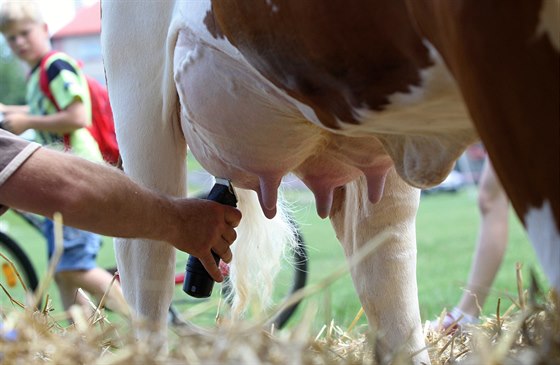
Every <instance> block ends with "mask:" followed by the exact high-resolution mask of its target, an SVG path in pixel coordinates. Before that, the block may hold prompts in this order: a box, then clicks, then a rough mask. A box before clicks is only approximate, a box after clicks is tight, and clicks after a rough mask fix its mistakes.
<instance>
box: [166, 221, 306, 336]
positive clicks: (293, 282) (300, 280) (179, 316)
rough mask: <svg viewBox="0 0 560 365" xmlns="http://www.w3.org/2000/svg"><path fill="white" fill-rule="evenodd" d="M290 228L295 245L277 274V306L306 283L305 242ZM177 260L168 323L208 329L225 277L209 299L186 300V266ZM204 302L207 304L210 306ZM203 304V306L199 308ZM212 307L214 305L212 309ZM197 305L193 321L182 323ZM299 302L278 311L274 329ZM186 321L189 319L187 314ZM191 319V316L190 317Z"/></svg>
mask: <svg viewBox="0 0 560 365" xmlns="http://www.w3.org/2000/svg"><path fill="white" fill-rule="evenodd" d="M292 224H294V227H295V228H296V231H295V234H296V242H297V245H296V247H294V249H293V251H292V258H291V260H289V263H286V264H285V265H283V266H284V269H283V270H282V271H281V272H280V274H279V277H278V279H277V280H276V284H277V287H276V289H275V295H274V296H275V297H274V300H275V302H276V303H281V302H282V301H283V300H284V299H286V298H288V297H290V296H291V295H292V294H293V293H295V292H296V291H297V290H299V289H301V288H303V287H304V286H305V284H306V283H307V267H308V255H307V248H306V244H305V240H304V238H303V235H302V234H301V231H300V229H299V226H298V225H297V224H295V222H292ZM180 257H181V256H180V255H178V260H177V262H178V265H180V266H179V267H178V268H177V270H178V273H179V274H177V276H176V280H175V284H176V291H175V295H174V300H173V302H172V305H171V307H170V308H169V322H170V323H171V324H173V325H174V326H187V327H191V328H192V327H198V328H201V327H202V328H203V327H208V326H211V325H212V324H213V323H214V322H215V317H216V313H215V312H211V309H215V308H216V307H217V303H218V301H219V300H220V297H222V298H223V297H227V294H228V290H230V289H229V286H228V285H227V277H226V281H225V282H224V283H223V284H222V285H221V288H215V290H214V292H213V294H212V296H211V297H210V298H209V299H195V298H190V297H188V296H187V295H186V294H185V293H184V292H183V291H182V280H181V278H183V272H182V271H181V270H184V264H185V263H186V257H187V256H185V259H181V258H180ZM208 301H211V303H210V305H207V304H208ZM202 303H205V304H202ZM212 303H215V304H216V305H213V304H212ZM196 304H199V307H200V309H194V310H192V313H197V314H196V316H195V317H196V318H192V319H189V321H186V320H184V317H185V316H184V313H188V312H189V311H190V307H192V306H193V305H196ZM299 304H300V301H297V302H295V303H294V304H292V305H290V306H288V307H286V308H285V309H284V310H282V311H281V312H280V313H279V314H278V315H277V316H276V317H275V318H274V319H273V320H272V323H274V326H275V328H279V329H280V328H283V327H284V326H285V325H286V323H287V322H288V320H289V319H290V318H291V317H292V315H293V314H294V313H295V311H296V309H297V307H298V306H299ZM187 317H190V316H189V315H188V314H187ZM193 317H194V316H193Z"/></svg>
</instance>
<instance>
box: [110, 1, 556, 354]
mask: <svg viewBox="0 0 560 365" xmlns="http://www.w3.org/2000/svg"><path fill="white" fill-rule="evenodd" d="M558 8H559V6H558V1H556V0H551V1H548V0H542V1H518V2H514V3H512V2H504V1H460V0H456V1H444V0H433V1H406V0H368V1H362V0H358V1H354V2H351V3H349V2H347V1H339V0H332V1H322V0H306V1H300V0H260V1H259V0H256V1H245V0H197V1H187V0H183V1H176V2H172V1H169V2H124V1H123V2H120V1H107V2H104V3H103V4H102V10H103V13H102V14H103V16H102V52H103V57H104V62H105V68H106V76H107V82H108V88H109V94H110V98H111V103H112V106H113V111H114V116H115V121H116V130H117V137H118V141H119V144H120V148H121V153H122V158H123V161H124V170H125V172H126V173H127V174H128V175H130V176H131V177H132V178H134V179H136V180H137V181H140V182H141V183H143V184H145V185H147V186H149V187H151V188H154V189H157V190H159V191H161V192H164V193H167V194H174V195H184V194H185V185H186V183H185V181H186V177H185V175H186V171H185V158H186V151H187V145H188V147H189V148H190V151H191V152H192V154H193V155H194V156H195V157H196V159H197V160H198V161H199V162H200V163H201V164H202V166H203V167H204V168H205V169H206V170H207V171H209V172H210V173H211V174H212V175H214V176H217V177H221V178H226V179H229V180H231V181H232V183H233V185H234V186H235V188H236V191H237V193H238V195H239V200H240V207H241V208H240V209H242V211H243V212H244V218H243V220H242V224H241V225H240V227H239V231H243V230H246V231H247V232H250V233H251V234H249V236H244V235H243V234H241V233H239V232H238V239H237V242H236V243H235V244H234V247H235V250H236V251H235V254H234V263H233V264H232V265H233V266H232V275H234V276H235V273H236V270H238V271H237V280H238V281H239V282H238V283H237V284H235V285H236V288H237V290H238V292H239V293H242V294H243V296H244V297H243V298H244V299H243V298H242V299H241V300H240V301H239V302H238V304H239V305H240V306H243V304H244V303H245V302H246V301H247V300H250V299H251V298H252V295H251V294H248V293H249V292H247V288H248V287H253V286H255V287H256V285H255V284H256V283H257V281H258V280H259V279H258V276H257V277H252V278H250V279H247V276H246V272H247V271H251V270H252V269H251V270H247V267H250V268H254V267H256V266H258V265H259V264H262V266H265V267H270V265H271V262H273V261H274V260H276V258H277V257H278V256H279V254H278V252H280V251H281V250H280V249H279V248H278V246H280V245H281V244H280V243H278V242H277V241H272V240H271V241H270V243H269V242H268V239H266V238H265V237H267V236H265V234H266V230H268V229H276V230H278V231H280V232H281V233H283V234H278V235H276V234H273V235H272V236H274V237H276V236H278V237H280V236H289V227H286V225H283V223H282V222H283V221H284V220H283V219H282V216H283V215H284V213H283V211H284V210H283V209H282V207H281V204H277V202H278V193H277V191H278V188H279V185H280V183H281V180H282V177H283V176H284V175H286V174H287V173H290V172H291V173H294V174H295V175H296V176H298V177H299V178H300V179H301V180H302V181H303V183H304V184H305V185H306V186H307V187H308V188H309V189H310V190H311V191H312V192H313V194H314V196H315V200H316V209H317V214H318V215H319V216H320V217H322V218H326V217H328V218H329V219H330V221H331V222H332V225H333V227H334V230H335V232H336V235H337V238H338V240H339V241H340V243H341V245H342V246H343V248H344V252H345V255H346V256H347V257H348V258H349V259H350V260H351V257H353V256H352V255H353V254H354V253H356V252H360V250H362V248H363V247H369V246H370V245H374V246H376V248H375V251H374V252H373V253H371V254H369V255H366V256H365V258H363V259H362V260H359V261H356V262H354V261H352V263H353V265H352V266H351V267H350V272H351V276H352V279H353V282H354V286H355V288H356V291H357V294H358V296H359V298H360V301H361V304H362V306H363V308H364V311H365V313H366V315H367V319H368V322H369V324H370V326H371V327H372V328H375V329H376V330H377V333H379V339H378V340H377V346H376V352H377V356H378V358H379V359H380V360H381V361H386V360H387V359H389V358H390V357H391V355H392V354H393V353H394V351H397V350H399V351H404V352H405V353H408V354H410V355H411V356H413V360H414V362H416V363H421V362H426V363H428V362H429V358H428V355H427V352H426V351H421V350H422V349H423V346H424V339H423V333H422V328H421V321H420V315H419V309H418V299H417V286H416V272H415V271H416V266H415V265H416V242H415V215H416V211H417V208H418V204H419V195H420V190H419V188H425V187H430V186H433V185H435V184H437V183H439V182H441V181H442V180H443V179H444V178H445V177H446V175H447V174H448V173H449V171H450V170H451V169H452V167H453V165H454V162H455V161H456V159H457V158H458V157H459V156H460V155H461V153H462V152H463V151H464V150H465V148H466V147H467V146H468V145H470V144H472V143H473V142H475V141H477V140H478V138H479V137H480V138H481V140H482V142H483V143H484V145H485V146H486V148H487V150H488V152H489V155H490V158H491V160H492V162H493V164H494V166H495V169H496V171H497V173H498V176H499V177H500V179H501V181H502V183H503V185H504V187H505V189H506V191H507V193H508V195H509V197H510V198H511V200H512V202H513V206H514V208H515V210H516V212H517V214H518V216H519V217H520V219H521V220H522V222H523V223H524V225H525V227H526V228H527V231H528V233H529V236H530V239H531V242H532V243H533V245H534V247H535V250H536V252H537V255H538V257H539V259H540V262H541V263H542V266H543V268H544V271H545V273H546V275H547V277H548V279H549V281H550V284H551V286H552V287H553V288H555V289H556V290H559V289H560V268H559V267H560V265H558V262H560V242H559V241H560V239H559V228H558V227H559V226H560V199H559V190H560V189H559V186H560V184H559V178H560V171H559V168H560V163H559V153H558V146H559V138H560V137H559V136H560V133H559V106H558V101H559V100H560V98H559V95H560V92H559V85H558V80H560V78H559V77H558V76H559V69H560V68H559V67H558V66H559V65H560V62H559V60H560V58H559V49H560V38H559V32H558V24H559V19H558ZM255 193H256V194H255ZM257 200H258V202H257ZM257 204H258V205H260V209H258V208H255V206H256V205H257ZM247 209H248V210H250V211H251V212H252V213H251V214H249V215H248V214H246V213H245V211H246V210H247ZM251 209H252V210H251ZM243 227H246V228H243ZM256 227H261V228H262V231H259V229H258V228H256ZM278 227H280V228H278ZM251 237H253V238H254V237H258V238H259V239H260V241H259V242H257V243H251V242H252V241H251V239H252V238H251ZM244 247H250V249H245V248H244ZM116 254H117V260H118V265H119V270H120V272H121V277H122V284H123V291H124V293H125V296H126V298H127V300H128V301H129V303H130V304H131V305H132V307H133V308H134V309H135V310H136V312H137V313H138V314H139V315H141V316H145V317H147V318H150V319H152V320H154V321H155V322H156V323H158V324H159V326H160V328H162V329H163V328H165V313H166V310H167V307H168V305H169V303H170V300H171V295H172V285H173V280H172V275H173V271H174V267H175V266H174V252H173V250H172V249H171V248H170V246H168V245H166V244H165V243H162V242H149V241H142V240H117V241H116ZM251 255H252V256H251ZM236 267H237V269H236ZM242 268H245V271H243V269H242ZM267 277H268V276H267ZM247 280H249V283H248V282H247ZM263 287H264V286H262V287H260V286H259V287H258V289H257V291H263V290H262V288H263ZM263 292H264V291H263Z"/></svg>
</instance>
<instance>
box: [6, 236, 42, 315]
mask: <svg viewBox="0 0 560 365" xmlns="http://www.w3.org/2000/svg"><path fill="white" fill-rule="evenodd" d="M0 254H1V255H0V266H1V273H0V284H1V285H2V292H1V293H0V304H1V305H2V307H7V305H10V303H12V304H13V305H15V306H17V304H16V303H21V304H25V296H26V292H34V291H35V290H36V289H37V286H38V284H39V281H38V279H37V273H36V272H35V268H34V267H33V264H32V263H31V260H29V257H28V256H27V255H26V253H25V252H24V251H23V250H22V248H21V247H20V246H19V245H18V243H17V242H16V241H14V240H13V239H11V238H10V237H9V236H8V235H6V234H4V233H2V232H0Z"/></svg>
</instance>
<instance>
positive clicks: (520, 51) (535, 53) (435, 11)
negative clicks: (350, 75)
mask: <svg viewBox="0 0 560 365" xmlns="http://www.w3.org/2000/svg"><path fill="white" fill-rule="evenodd" d="M409 4H410V7H411V12H412V14H413V16H414V17H415V18H416V19H417V21H418V27H419V29H420V30H421V31H422V32H423V33H424V34H425V35H426V37H427V38H428V39H429V40H430V41H431V42H432V43H433V44H434V45H435V46H436V48H437V49H438V50H439V51H440V53H441V54H442V56H443V57H444V58H445V61H446V63H447V64H448V65H449V67H450V69H451V71H452V73H453V75H454V76H455V78H456V79H457V81H458V84H459V87H460V88H461V92H462V93H463V96H464V97H465V100H466V102H467V105H468V107H469V111H470V113H471V115H472V117H473V121H474V124H475V125H476V127H477V130H478V132H479V134H480V137H481V138H482V141H483V142H484V144H485V146H486V149H487V150H488V152H489V155H490V159H491V160H492V163H493V165H494V167H495V170H496V173H497V175H498V176H499V178H500V180H501V181H502V184H503V185H504V188H505V190H506V191H507V193H508V195H509V197H510V198H511V200H512V204H513V206H514V207H515V209H516V211H517V213H518V215H519V216H520V218H521V219H524V217H525V214H526V213H527V211H528V210H529V209H531V207H537V208H538V207H541V206H542V204H543V202H545V201H549V202H550V204H551V206H552V210H553V212H554V217H555V221H556V227H560V188H559V187H560V153H558V146H559V145H560V123H559V121H560V107H559V104H558V101H559V100H560V83H559V81H558V80H560V54H559V53H558V52H557V51H556V50H555V48H554V47H553V45H552V44H551V43H550V40H549V39H548V37H539V36H538V35H537V33H536V29H537V28H538V24H539V20H540V11H541V9H542V2H541V1H519V2H515V5H512V4H511V3H509V2H503V1H488V2H483V1H463V2H459V1H446V0H437V1H436V0H434V1H410V2H409ZM434 19H437V20H438V21H434Z"/></svg>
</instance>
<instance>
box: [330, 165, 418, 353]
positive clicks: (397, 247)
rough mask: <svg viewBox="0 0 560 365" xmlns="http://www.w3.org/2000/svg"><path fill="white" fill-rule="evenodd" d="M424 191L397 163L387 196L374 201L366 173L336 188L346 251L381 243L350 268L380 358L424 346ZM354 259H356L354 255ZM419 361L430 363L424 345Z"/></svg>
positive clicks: (337, 219)
mask: <svg viewBox="0 0 560 365" xmlns="http://www.w3.org/2000/svg"><path fill="white" fill-rule="evenodd" d="M419 196H420V193H419V191H418V190H417V189H414V188H411V187H409V186H408V185H406V184H405V183H404V182H403V181H402V180H401V179H400V178H399V177H398V176H397V174H396V173H395V172H394V170H393V169H391V171H390V172H389V175H388V176H387V180H386V184H385V191H384V194H383V198H382V199H381V201H380V202H379V203H377V204H375V205H373V204H371V203H370V202H369V201H368V194H367V187H366V182H365V179H360V180H358V181H356V182H353V183H350V184H348V185H347V186H346V187H345V189H343V190H340V191H338V192H337V193H336V197H335V199H336V200H335V204H334V208H333V211H332V213H331V221H332V223H333V226H334V229H335V231H336V233H337V236H338V238H339V240H340V241H341V243H342V245H343V247H344V250H345V253H346V256H347V257H348V258H350V260H352V259H351V257H352V255H353V254H354V253H357V254H358V255H359V251H360V250H362V249H367V248H368V247H371V245H374V246H376V247H377V248H376V249H375V251H374V252H373V253H372V254H371V255H369V256H367V257H366V258H365V259H363V260H361V261H360V262H358V263H357V264H356V265H353V266H352V267H351V269H350V272H351V275H352V279H353V281H354V286H355V288H356V290H357V292H358V295H359V297H360V301H361V303H362V306H363V308H364V311H365V313H366V315H367V318H368V321H369V324H370V328H371V329H372V330H373V331H375V332H376V334H377V336H378V340H377V343H376V355H377V357H378V359H379V360H380V363H386V362H387V360H388V359H389V358H390V357H391V356H392V355H393V354H394V353H397V352H404V353H406V354H413V353H415V352H417V351H418V350H420V349H422V348H423V347H424V337H423V333H422V328H421V321H420V312H419V307H418V290H417V286H416V237H415V216H416V211H417V209H418V203H419ZM350 262H351V261H350ZM414 362H415V363H420V362H425V363H429V358H428V354H427V352H426V351H423V352H422V353H420V354H419V355H417V356H416V357H415V358H414Z"/></svg>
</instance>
